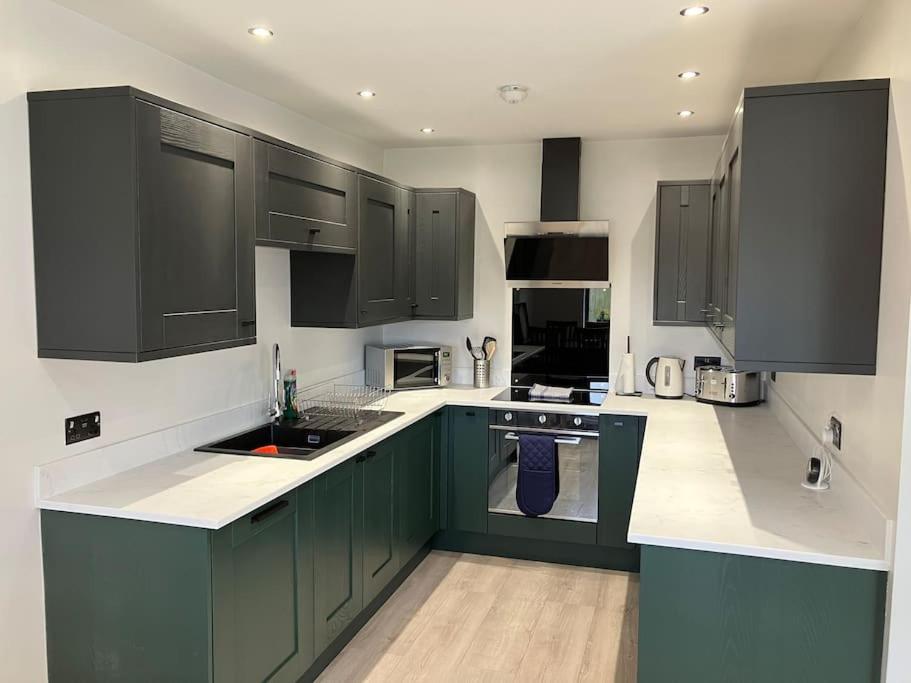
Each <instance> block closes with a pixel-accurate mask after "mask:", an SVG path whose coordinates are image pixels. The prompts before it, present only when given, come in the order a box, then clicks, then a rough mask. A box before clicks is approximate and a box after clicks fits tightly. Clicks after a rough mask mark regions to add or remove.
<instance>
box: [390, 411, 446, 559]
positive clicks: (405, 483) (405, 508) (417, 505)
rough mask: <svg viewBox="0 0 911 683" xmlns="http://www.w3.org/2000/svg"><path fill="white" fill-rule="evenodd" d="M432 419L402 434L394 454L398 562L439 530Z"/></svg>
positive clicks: (436, 470) (415, 551) (436, 462)
mask: <svg viewBox="0 0 911 683" xmlns="http://www.w3.org/2000/svg"><path fill="white" fill-rule="evenodd" d="M434 419H435V418H427V419H425V420H423V421H421V422H419V423H418V424H417V425H415V426H414V427H411V428H410V429H408V430H407V431H406V432H404V433H402V435H401V440H400V443H399V446H398V448H397V449H396V454H395V481H396V497H397V515H396V517H397V521H396V528H397V536H398V546H399V560H400V562H401V564H403V565H404V564H405V563H406V562H408V561H409V560H410V559H411V558H412V557H414V555H415V554H416V553H417V552H418V551H419V550H420V549H421V547H422V546H423V545H424V544H425V543H426V542H427V541H428V540H430V537H431V536H433V535H434V534H435V533H436V532H437V530H438V529H439V500H438V499H439V476H438V474H439V470H438V467H439V464H438V463H439V459H438V454H437V449H436V448H435V447H434V441H433V437H434V429H433V426H434Z"/></svg>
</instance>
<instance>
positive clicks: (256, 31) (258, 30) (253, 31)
mask: <svg viewBox="0 0 911 683" xmlns="http://www.w3.org/2000/svg"><path fill="white" fill-rule="evenodd" d="M247 33H249V34H250V35H251V36H256V37H257V38H271V37H272V36H274V35H275V33H273V31H272V29H270V28H266V27H265V26H251V27H250V28H248V29H247Z"/></svg>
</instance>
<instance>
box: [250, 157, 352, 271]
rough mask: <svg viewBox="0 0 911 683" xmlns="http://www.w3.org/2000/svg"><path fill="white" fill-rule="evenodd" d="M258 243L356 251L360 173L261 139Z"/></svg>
mask: <svg viewBox="0 0 911 683" xmlns="http://www.w3.org/2000/svg"><path fill="white" fill-rule="evenodd" d="M254 157H255V167H256V183H255V184H256V243H257V244H261V245H265V246H275V247H283V248H286V249H305V250H312V251H328V252H336V253H354V252H355V251H356V249H357V174H356V173H355V172H354V171H351V170H348V169H345V168H342V167H340V166H334V165H332V164H330V163H327V162H325V161H321V160H319V159H314V158H313V157H309V156H306V155H304V154H300V153H299V152H296V151H293V150H291V149H287V148H285V147H280V146H278V145H273V144H270V143H268V142H263V141H262V140H257V141H256V143H255V148H254Z"/></svg>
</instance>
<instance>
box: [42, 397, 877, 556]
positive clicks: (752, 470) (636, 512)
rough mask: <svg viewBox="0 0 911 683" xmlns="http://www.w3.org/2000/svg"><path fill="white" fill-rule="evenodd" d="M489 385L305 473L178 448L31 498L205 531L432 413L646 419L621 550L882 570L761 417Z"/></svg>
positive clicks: (868, 507) (396, 401)
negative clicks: (464, 409)
mask: <svg viewBox="0 0 911 683" xmlns="http://www.w3.org/2000/svg"><path fill="white" fill-rule="evenodd" d="M502 390H503V388H502V387H499V388H493V387H492V388H490V389H474V388H470V387H454V388H446V389H429V390H421V391H411V392H401V393H398V394H395V395H394V396H392V397H391V398H390V399H389V401H388V402H387V404H386V409H387V410H391V411H398V412H402V413H404V414H403V415H402V416H401V417H398V418H396V419H394V420H392V421H390V422H388V423H386V424H384V425H382V426H381V427H379V428H377V429H374V430H372V431H370V432H368V433H366V434H364V435H362V436H360V437H358V438H356V439H353V440H351V441H349V442H347V443H344V444H342V445H340V446H338V447H336V448H334V449H332V450H331V451H329V452H327V453H326V454H325V455H323V456H321V457H319V458H318V459H317V460H315V461H312V462H307V461H299V460H289V459H279V458H260V457H249V456H236V455H222V454H213V453H197V452H195V451H192V450H190V451H184V452H181V453H177V454H175V455H170V456H168V457H164V458H161V459H158V460H154V461H152V462H150V463H147V464H144V465H141V466H139V467H135V468H133V469H129V470H127V471H125V472H122V473H120V474H115V475H113V476H109V477H105V478H102V479H99V480H97V481H94V482H92V483H89V484H87V485H83V486H79V487H77V488H73V489H71V490H68V491H65V492H62V493H59V494H57V495H53V496H50V497H47V498H40V499H39V501H38V507H40V508H42V509H45V510H62V511H67V512H79V513H84V514H95V515H103V516H109V517H122V518H127V519H137V520H145V521H151V522H162V523H168V524H179V525H185V526H195V527H202V528H208V529H219V528H221V527H223V526H225V525H227V524H230V523H231V522H233V521H234V520H236V519H238V518H240V517H242V516H243V515H245V514H247V513H248V512H251V511H253V510H255V509H257V508H258V507H260V506H262V505H264V504H266V503H268V502H269V501H270V500H272V499H274V498H276V497H277V496H280V495H282V494H283V493H285V492H287V491H290V490H291V489H293V488H295V487H297V486H300V485H301V484H303V483H305V482H307V481H309V480H310V479H313V478H314V477H316V476H318V475H319V474H321V473H322V472H325V471H326V470H329V469H331V468H332V467H334V466H336V465H338V464H339V463H341V462H344V461H345V460H347V459H348V458H351V457H353V456H354V455H356V454H357V453H360V452H361V451H363V450H364V449H366V448H369V447H370V446H372V445H374V444H375V443H378V442H379V441H382V440H383V439H385V438H387V437H389V436H391V435H392V434H394V433H396V432H398V431H400V430H401V429H403V428H404V427H406V426H408V425H410V424H413V423H414V422H417V421H418V420H420V419H421V418H423V417H425V416H427V415H429V414H430V413H432V412H434V411H436V410H438V409H439V408H441V407H443V406H445V405H471V406H487V407H491V408H500V409H504V408H507V407H508V408H510V409H513V410H535V409H537V410H547V411H552V412H553V411H560V412H574V413H616V414H634V415H646V416H647V417H648V422H647V425H646V430H645V441H644V444H643V450H642V458H641V461H640V466H639V478H638V481H637V484H636V495H635V501H634V503H633V510H632V518H631V520H630V526H629V540H630V541H631V542H634V543H641V544H647V545H660V546H669V547H676V548H687V549H693V550H708V551H715V552H724V553H733V554H742V555H752V556H759V557H770V558H777V559H785V560H796V561H802V562H812V563H818V564H829V565H836V566H846V567H857V568H864V569H882V570H884V569H887V568H888V563H887V560H886V557H885V522H884V520H883V519H882V517H881V516H880V515H879V513H878V512H877V511H876V509H875V508H874V507H873V505H872V503H870V502H869V500H868V499H867V498H866V496H865V495H864V494H863V493H862V492H861V491H860V490H859V489H858V487H856V485H850V486H849V485H847V482H846V485H844V486H842V485H840V482H839V481H838V480H836V482H835V484H834V485H833V488H832V490H830V491H828V492H813V491H808V490H806V489H804V488H802V487H801V486H800V483H799V482H800V478H801V474H802V472H803V468H804V460H803V458H802V457H801V455H800V454H799V453H798V451H797V447H796V446H795V445H794V443H793V442H792V441H791V440H790V439H789V437H788V436H787V435H786V434H785V431H784V429H783V427H782V426H781V425H780V424H779V422H778V421H777V419H776V418H775V416H774V415H773V414H772V412H771V410H770V409H769V408H768V407H767V406H759V407H753V408H739V409H732V408H717V409H716V408H713V407H711V406H707V405H703V404H698V403H695V402H694V401H691V400H683V401H661V400H656V399H653V398H651V399H649V398H632V397H618V396H613V395H611V396H609V397H608V399H607V400H606V401H605V403H604V404H603V405H602V406H600V407H580V406H562V405H554V404H547V405H546V407H545V406H538V407H533V406H530V405H529V404H527V403H507V402H503V401H493V400H491V399H492V398H493V397H494V396H495V395H496V394H498V393H500V392H501V391H502Z"/></svg>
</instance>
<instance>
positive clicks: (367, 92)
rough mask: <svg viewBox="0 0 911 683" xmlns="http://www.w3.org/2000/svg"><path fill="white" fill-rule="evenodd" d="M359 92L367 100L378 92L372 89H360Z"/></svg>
mask: <svg viewBox="0 0 911 683" xmlns="http://www.w3.org/2000/svg"><path fill="white" fill-rule="evenodd" d="M357 94H358V95H360V96H361V97H363V98H364V99H365V100H369V99H370V98H372V97H376V93H375V92H373V91H372V90H358V91H357Z"/></svg>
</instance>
